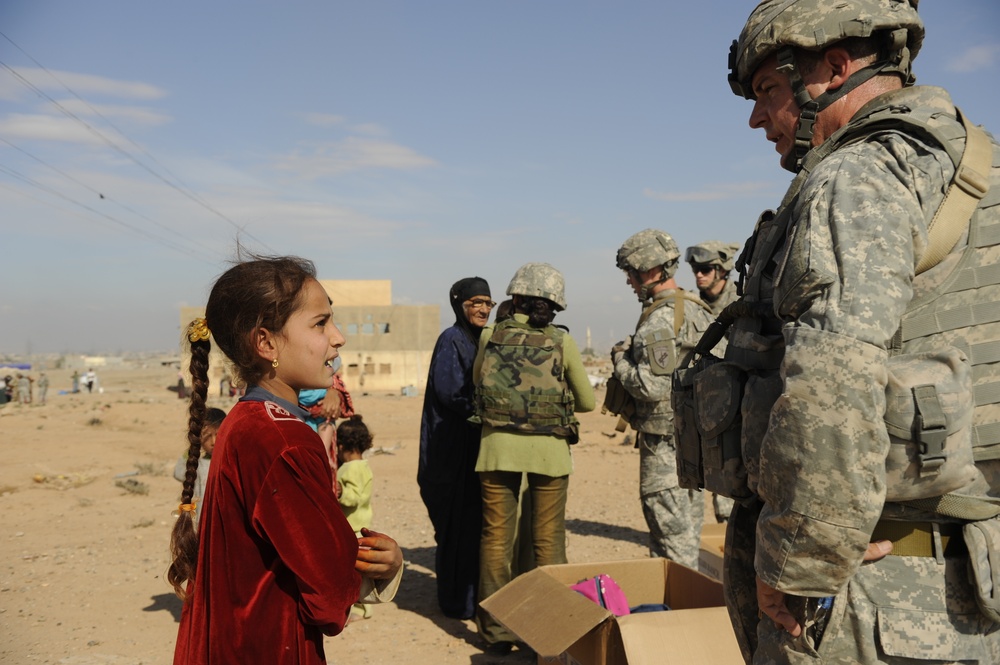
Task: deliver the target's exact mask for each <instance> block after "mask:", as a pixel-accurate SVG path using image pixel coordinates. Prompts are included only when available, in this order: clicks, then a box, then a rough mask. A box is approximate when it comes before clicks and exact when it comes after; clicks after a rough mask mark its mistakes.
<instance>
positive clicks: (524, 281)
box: [507, 263, 566, 310]
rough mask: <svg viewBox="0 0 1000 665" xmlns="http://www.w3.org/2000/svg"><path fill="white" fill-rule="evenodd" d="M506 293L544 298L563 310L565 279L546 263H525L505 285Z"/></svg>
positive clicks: (564, 304) (564, 306)
mask: <svg viewBox="0 0 1000 665" xmlns="http://www.w3.org/2000/svg"><path fill="white" fill-rule="evenodd" d="M507 295H509V296H513V295H518V296H536V297H538V298H546V299H548V300H551V301H552V302H554V303H555V304H556V306H557V307H558V308H559V309H560V310H563V309H566V280H564V279H563V276H562V273H561V272H559V271H558V270H556V269H555V268H553V267H552V266H550V265H549V264H548V263H525V264H524V265H523V266H521V267H520V268H518V269H517V272H515V273H514V277H512V278H511V280H510V284H508V285H507Z"/></svg>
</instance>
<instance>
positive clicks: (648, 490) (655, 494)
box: [611, 229, 712, 568]
mask: <svg viewBox="0 0 1000 665" xmlns="http://www.w3.org/2000/svg"><path fill="white" fill-rule="evenodd" d="M680 256H681V255H680V251H679V250H678V248H677V243H676V242H674V239H673V238H672V237H671V236H670V234H668V233H665V232H664V231H660V230H658V229H645V230H643V231H639V232H638V233H636V234H634V235H632V236H630V237H629V238H628V239H627V240H626V241H625V242H624V243H622V246H621V247H620V248H619V249H618V254H617V256H616V259H615V264H616V265H617V266H618V268H619V269H620V270H622V271H623V272H624V273H625V279H626V283H627V284H628V285H629V287H630V288H631V289H632V291H633V292H634V293H635V295H636V297H637V298H638V299H639V302H640V303H641V304H642V314H641V315H640V317H639V321H638V323H636V326H635V333H634V334H633V335H632V336H631V337H629V338H628V339H627V340H625V341H623V342H619V343H618V344H616V345H615V347H614V348H613V349H612V350H611V362H612V364H613V366H614V367H613V376H614V378H615V379H617V380H618V381H619V382H620V385H621V387H622V388H623V389H624V391H625V392H626V393H627V395H628V397H629V398H630V399H631V402H632V404H633V406H634V409H632V410H631V415H630V416H629V417H628V421H629V425H631V426H632V429H634V430H635V431H636V433H637V434H636V447H637V448H638V449H639V494H640V498H641V501H642V515H643V517H645V519H646V526H647V527H648V529H649V553H650V556H658V557H664V558H667V559H672V560H673V561H676V562H678V563H681V564H683V565H685V566H688V567H689V568H697V567H698V549H699V544H700V542H701V527H702V523H703V521H704V517H705V504H704V496H703V495H702V493H701V492H700V491H696V490H687V489H683V488H682V487H680V484H679V482H678V479H677V445H676V442H675V440H674V411H673V407H672V406H671V401H670V399H671V392H672V389H673V380H672V375H673V371H674V369H675V368H676V367H677V366H678V365H680V364H681V363H682V362H683V361H684V360H685V359H686V358H687V357H689V356H690V355H691V354H692V353H693V352H694V347H695V344H697V343H698V340H699V339H700V338H701V335H702V334H703V333H704V332H705V331H706V330H707V329H708V326H709V324H710V323H711V322H712V317H711V315H710V314H709V310H708V306H707V305H706V304H705V303H703V302H701V300H699V299H698V298H697V297H696V296H695V295H694V294H692V293H688V292H686V291H684V289H682V288H680V287H679V286H677V282H676V281H675V280H674V274H675V273H676V272H677V264H678V261H679V259H680Z"/></svg>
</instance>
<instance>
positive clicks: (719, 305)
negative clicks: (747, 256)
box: [684, 240, 740, 316]
mask: <svg viewBox="0 0 1000 665" xmlns="http://www.w3.org/2000/svg"><path fill="white" fill-rule="evenodd" d="M739 249H740V246H739V245H738V244H735V243H725V242H719V241H718V240H706V241H705V242H700V243H698V244H697V245H692V246H691V247H688V248H687V253H686V255H685V257H684V260H685V261H687V262H688V264H690V266H691V271H692V272H693V273H694V281H695V283H696V284H697V285H698V296H699V297H700V298H701V300H702V302H704V303H705V304H706V305H708V306H709V307H711V308H712V315H713V316H718V315H719V313H720V312H721V311H722V310H723V309H724V308H725V306H726V305H728V304H729V303H731V302H732V301H734V300H736V284H734V283H733V281H732V280H731V279H729V273H730V272H732V270H733V260H734V259H735V258H736V252H738V251H739Z"/></svg>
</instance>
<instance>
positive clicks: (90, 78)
mask: <svg viewBox="0 0 1000 665" xmlns="http://www.w3.org/2000/svg"><path fill="white" fill-rule="evenodd" d="M13 69H14V71H16V72H17V73H18V74H19V75H20V76H21V77H23V78H24V79H26V80H27V81H28V82H29V83H30V84H31V85H33V86H35V87H36V88H38V89H40V90H46V91H51V90H65V89H66V88H69V89H70V90H72V91H73V92H75V93H76V94H78V95H80V96H81V97H86V96H87V95H106V96H108V97H120V98H123V99H161V98H163V97H166V95H167V93H166V91H165V90H163V89H162V88H157V87H156V86H155V85H150V84H149V83H142V82H140V81H116V80H115V79H109V78H105V77H103V76H94V75H93V74H76V73H74V72H64V71H58V70H52V69H50V70H48V71H46V70H44V69H39V68H37V67H14V68H13ZM53 77H54V78H53ZM18 83H19V84H21V85H24V84H23V83H21V82H20V80H18ZM25 89H26V90H30V88H28V87H27V86H25ZM32 94H34V93H32Z"/></svg>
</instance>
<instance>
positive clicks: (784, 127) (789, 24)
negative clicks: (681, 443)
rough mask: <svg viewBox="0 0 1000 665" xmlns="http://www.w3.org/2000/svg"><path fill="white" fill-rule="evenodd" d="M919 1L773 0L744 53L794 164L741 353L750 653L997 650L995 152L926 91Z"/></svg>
mask: <svg viewBox="0 0 1000 665" xmlns="http://www.w3.org/2000/svg"><path fill="white" fill-rule="evenodd" d="M916 5H917V2H916V0H910V1H906V0H846V1H841V2H836V3H830V2H825V1H823V0H798V1H795V0H766V1H765V2H763V3H761V4H760V5H759V6H758V7H757V8H756V9H755V10H754V11H753V13H752V14H751V16H750V18H749V20H748V21H747V23H746V25H745V27H744V29H743V31H742V33H741V35H740V38H739V40H738V42H736V43H734V47H733V51H732V54H731V59H730V66H731V68H732V72H731V75H730V82H731V84H732V86H733V89H734V91H735V92H737V93H738V94H740V95H743V96H745V97H746V98H747V99H751V100H754V106H753V111H752V113H751V115H750V125H751V127H753V128H755V129H762V130H763V131H764V133H765V136H766V138H767V140H768V141H771V142H772V143H774V144H775V146H776V149H777V151H778V153H779V154H780V158H781V164H782V166H783V167H784V168H786V169H788V170H790V171H793V172H797V173H798V175H797V176H796V177H795V179H794V181H793V182H792V184H791V186H790V188H789V191H788V192H787V194H786V195H785V197H784V200H783V201H782V204H781V207H779V209H778V210H777V212H776V213H773V214H771V213H764V214H763V215H762V216H761V218H760V220H759V221H758V224H757V228H756V230H755V232H754V235H753V237H751V239H750V240H749V241H748V245H749V247H750V250H749V251H748V252H746V256H748V257H749V262H748V264H747V265H745V266H742V265H741V266H740V269H741V273H742V274H743V277H742V279H744V280H745V282H744V283H743V289H742V292H743V298H744V302H743V303H736V304H735V305H734V306H731V307H735V306H736V305H740V304H746V305H747V306H746V307H744V308H742V309H740V310H738V311H737V310H732V311H734V313H735V314H736V315H737V317H738V318H737V319H736V322H735V323H734V324H733V327H732V328H731V329H730V331H729V345H728V348H727V351H726V359H727V360H729V361H733V362H734V363H738V364H739V365H740V366H741V367H743V368H750V369H749V370H748V371H747V374H748V375H749V377H748V378H747V379H746V384H745V386H744V392H743V403H742V415H743V418H744V422H743V425H742V437H743V438H742V447H743V459H744V462H745V464H746V469H745V471H746V474H747V489H748V493H749V498H748V499H746V500H745V501H744V502H743V503H741V504H739V505H737V507H736V509H735V510H734V513H733V517H732V519H731V520H730V523H729V529H728V534H727V543H726V552H727V558H726V559H727V561H726V573H725V579H726V595H727V604H728V605H729V608H730V614H731V617H732V619H733V621H734V626H735V628H736V634H737V637H738V639H739V641H740V643H741V646H742V648H743V650H744V655H745V657H746V659H747V662H751V660H752V662H754V663H786V662H788V663H799V662H806V661H808V662H824V663H833V662H836V663H873V662H884V663H904V662H905V663H914V662H917V661H919V662H921V663H952V662H959V661H960V662H962V663H1000V647H998V639H1000V623H997V622H996V621H997V620H998V619H1000V614H998V610H1000V600H998V598H1000V589H998V588H994V586H993V584H994V580H997V579H998V575H1000V569H998V568H1000V563H998V561H997V555H998V554H1000V552H998V551H997V547H998V545H1000V525H998V519H997V518H996V515H997V512H1000V511H998V508H997V500H996V498H995V497H997V495H998V493H1000V474H998V472H1000V467H998V462H997V461H996V459H995V458H996V457H997V455H995V454H993V455H990V454H989V452H988V450H989V448H990V446H993V447H995V446H996V444H997V443H998V440H1000V437H998V430H1000V428H998V427H997V423H998V421H1000V417H998V407H997V405H996V404H995V403H992V404H991V403H990V402H996V401H997V398H996V389H997V387H998V384H997V380H998V375H1000V366H998V364H997V360H998V357H1000V356H998V354H997V353H995V350H996V347H997V340H1000V324H998V323H997V321H998V319H1000V316H998V311H1000V307H998V300H1000V295H998V286H997V282H998V281H1000V275H997V273H996V271H995V270H994V268H995V266H996V263H997V261H998V256H1000V248H998V246H997V243H998V242H1000V234H998V233H996V231H997V230H998V229H1000V225H998V222H1000V207H997V203H998V202H1000V192H998V191H997V190H998V189H1000V182H998V180H1000V175H998V172H997V168H995V167H994V168H993V169H992V170H991V167H990V165H991V164H1000V148H998V147H997V146H996V145H994V144H992V143H991V141H990V139H989V138H988V137H987V136H986V135H985V134H984V133H983V132H982V131H981V130H978V129H976V128H975V127H974V126H972V125H971V124H963V121H962V118H961V115H960V114H958V113H957V111H956V109H955V107H954V106H953V104H952V102H951V100H950V98H949V96H948V94H947V93H946V92H945V91H944V90H941V89H938V88H928V87H909V85H910V84H911V83H912V77H911V76H910V61H911V60H912V59H913V58H915V57H916V55H917V52H918V50H919V48H920V45H921V41H922V39H923V34H924V29H923V25H922V23H921V20H920V18H919V17H918V15H917V12H916ZM959 164H960V165H961V168H956V167H957V165H959ZM956 172H957V173H958V176H956ZM953 178H954V180H955V182H953ZM991 186H992V188H990V187H991ZM987 189H988V193H987V191H986V190H987ZM984 194H985V198H983V195H984ZM944 201H947V203H943V202H944ZM955 202H958V203H955ZM973 211H975V212H974V213H973ZM970 217H971V222H970ZM932 220H933V221H932ZM967 247H969V248H968V249H967ZM918 351H926V352H933V353H927V354H925V356H923V357H922V358H918V357H916V356H914V355H909V354H914V353H915V352H918ZM966 356H967V357H968V358H966ZM970 364H971V365H972V368H971V370H970V367H969V365H970ZM914 368H916V369H915V370H914ZM970 375H971V377H972V378H970ZM949 382H951V383H953V384H954V387H953V388H952V387H948V386H947V385H946V384H947V383H949ZM973 382H974V383H975V388H974V389H973V387H972V383H973ZM900 387H902V390H899V391H898V393H897V392H896V391H897V389H899V388H900ZM991 395H992V396H991ZM952 399H953V401H950V400H952ZM973 404H975V407H974V409H973ZM952 408H954V410H952ZM963 411H964V412H963ZM907 412H908V415H907ZM901 414H902V417H901V418H900V416H901ZM883 419H884V420H883ZM973 454H975V460H976V461H975V463H973V461H972V460H973V457H972V455H973ZM990 457H992V458H994V459H989V458H990ZM709 489H711V488H709ZM990 497H994V498H992V499H991V498H990ZM890 541H891V542H890ZM969 550H972V554H971V556H970V552H969ZM887 555H888V556H887ZM991 559H992V561H991ZM991 566H992V568H991ZM970 576H971V577H972V578H973V579H974V580H978V584H973V583H970ZM977 592H978V593H977ZM758 617H760V618H758Z"/></svg>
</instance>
